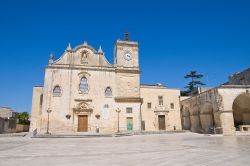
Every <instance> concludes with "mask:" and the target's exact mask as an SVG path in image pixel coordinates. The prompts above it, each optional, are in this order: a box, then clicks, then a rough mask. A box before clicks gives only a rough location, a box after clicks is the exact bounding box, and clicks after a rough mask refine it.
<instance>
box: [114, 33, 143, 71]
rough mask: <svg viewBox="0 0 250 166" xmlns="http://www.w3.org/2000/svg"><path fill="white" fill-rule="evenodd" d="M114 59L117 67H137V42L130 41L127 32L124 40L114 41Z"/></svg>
mask: <svg viewBox="0 0 250 166" xmlns="http://www.w3.org/2000/svg"><path fill="white" fill-rule="evenodd" d="M114 61H115V62H114V64H115V65H116V66H117V67H125V68H133V69H136V68H137V69H139V58H138V42H135V41H130V40H129V39H128V33H126V36H125V40H117V41H116V44H115V58H114Z"/></svg>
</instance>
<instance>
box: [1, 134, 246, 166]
mask: <svg viewBox="0 0 250 166" xmlns="http://www.w3.org/2000/svg"><path fill="white" fill-rule="evenodd" d="M249 163H250V137H249V136H237V137H236V136H234V137H233V136H232V137H223V136H208V135H201V134H195V133H178V134H158V135H135V136H127V137H102V138H29V137H1V138H0V166H13V165H15V166H19V165H20V166H40V165H43V166H51V165H58V166H83V165H88V166H89V165H125V166H131V165H143V166H145V165H154V166H156V165H157V166H166V165H190V166H193V165H234V166H235V165H237V166H239V165H249Z"/></svg>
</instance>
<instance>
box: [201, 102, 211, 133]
mask: <svg viewBox="0 0 250 166" xmlns="http://www.w3.org/2000/svg"><path fill="white" fill-rule="evenodd" d="M200 121H201V127H202V129H203V130H204V133H212V132H213V130H212V128H213V127H214V116H213V105H212V104H211V103H208V102H207V103H205V104H203V105H202V107H201V111H200Z"/></svg>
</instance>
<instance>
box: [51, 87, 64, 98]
mask: <svg viewBox="0 0 250 166" xmlns="http://www.w3.org/2000/svg"><path fill="white" fill-rule="evenodd" d="M61 94H62V90H61V88H60V86H59V85H56V86H55V87H54V89H53V95H54V96H61Z"/></svg>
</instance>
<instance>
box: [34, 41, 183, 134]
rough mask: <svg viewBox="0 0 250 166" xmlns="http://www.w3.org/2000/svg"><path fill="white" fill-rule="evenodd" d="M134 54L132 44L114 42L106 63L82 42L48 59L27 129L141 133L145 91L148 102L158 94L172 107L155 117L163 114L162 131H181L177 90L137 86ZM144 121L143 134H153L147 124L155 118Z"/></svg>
mask: <svg viewBox="0 0 250 166" xmlns="http://www.w3.org/2000/svg"><path fill="white" fill-rule="evenodd" d="M138 50H139V48H138V43H137V42H134V41H128V40H117V41H116V43H115V48H114V64H110V63H109V62H108V61H107V60H106V58H105V54H104V52H103V51H102V49H101V48H99V50H98V51H96V50H95V49H94V48H93V47H91V46H90V45H88V44H87V43H86V42H84V43H83V44H82V45H79V46H77V47H76V48H74V49H72V48H71V46H70V45H69V46H68V48H67V49H66V50H65V52H64V54H63V55H62V56H61V57H60V58H59V59H58V60H56V61H54V56H53V55H51V57H50V60H49V65H48V66H47V67H46V69H45V78H44V86H42V87H34V88H33V98H32V115H31V128H30V130H31V131H33V130H35V129H37V131H38V132H40V133H44V132H46V130H47V127H48V126H49V131H50V132H51V133H59V132H78V131H79V132H82V131H84V132H95V131H97V130H99V131H100V132H103V133H104V132H116V131H118V124H119V130H120V131H140V130H141V128H142V126H141V120H142V117H143V115H142V113H144V112H145V114H148V112H149V111H148V110H143V109H141V108H146V107H145V102H143V98H145V99H146V100H147V101H148V100H149V99H150V98H148V97H149V96H148V95H147V93H148V91H150V93H151V92H153V93H154V94H152V96H151V97H152V100H157V99H158V98H157V95H158V94H159V95H163V96H164V99H166V101H164V103H166V104H169V102H170V101H171V102H174V105H175V108H174V109H173V111H171V110H169V111H168V110H164V111H165V112H164V111H163V113H162V112H160V114H164V115H165V114H166V115H167V116H166V118H168V119H167V120H166V126H167V127H166V130H171V129H173V126H174V125H175V126H176V127H175V129H180V128H181V126H180V116H179V114H180V113H179V102H178V100H179V95H180V91H179V90H170V89H167V88H159V89H160V90H159V89H157V88H155V87H145V86H141V85H140V68H139V53H138ZM154 91H155V92H154ZM154 103H156V101H154ZM155 105H156V104H155ZM48 110H49V111H48ZM118 110H119V111H120V112H119V111H118ZM118 112H119V113H118ZM153 112H154V111H153V110H152V113H153ZM172 112H173V113H172ZM118 114H119V118H118ZM146 116H147V119H145V121H146V122H145V124H146V129H148V130H158V128H157V127H155V128H154V127H152V125H149V124H152V123H154V122H150V121H155V117H156V116H157V114H155V113H153V114H152V117H149V115H145V117H146ZM178 117H179V119H178ZM172 118H173V119H172ZM48 119H49V120H48ZM118 120H119V123H118ZM48 122H49V125H48Z"/></svg>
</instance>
